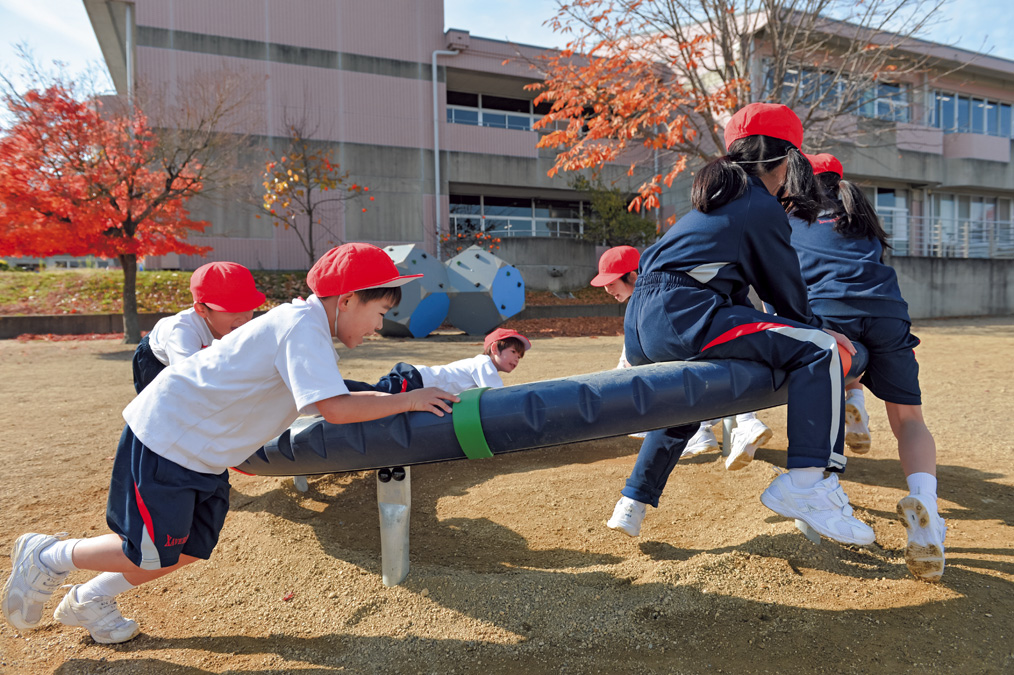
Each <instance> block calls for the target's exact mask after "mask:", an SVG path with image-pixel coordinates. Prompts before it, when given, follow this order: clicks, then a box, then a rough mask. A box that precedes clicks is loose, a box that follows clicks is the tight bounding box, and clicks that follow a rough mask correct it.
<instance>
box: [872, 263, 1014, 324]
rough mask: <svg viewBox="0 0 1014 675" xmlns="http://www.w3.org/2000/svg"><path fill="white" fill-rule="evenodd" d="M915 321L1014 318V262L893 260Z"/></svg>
mask: <svg viewBox="0 0 1014 675" xmlns="http://www.w3.org/2000/svg"><path fill="white" fill-rule="evenodd" d="M891 265H892V266H893V267H894V269H895V271H897V273H898V282H899V283H900V284H901V294H902V295H903V296H904V297H905V300H907V301H908V309H909V314H910V315H911V317H912V318H913V319H935V318H942V317H948V316H997V315H1006V314H1014V260H963V259H954V258H901V257H898V258H893V259H892V260H891Z"/></svg>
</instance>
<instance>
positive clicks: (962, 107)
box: [956, 96, 972, 134]
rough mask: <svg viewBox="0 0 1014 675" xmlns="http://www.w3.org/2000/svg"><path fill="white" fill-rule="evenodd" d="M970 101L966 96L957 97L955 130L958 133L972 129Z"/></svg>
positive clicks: (964, 132)
mask: <svg viewBox="0 0 1014 675" xmlns="http://www.w3.org/2000/svg"><path fill="white" fill-rule="evenodd" d="M971 106H972V102H971V100H970V99H969V98H968V97H967V96H959V97H958V125H957V127H956V130H957V132H958V133H959V134H967V133H969V132H970V131H971V130H972V107H971Z"/></svg>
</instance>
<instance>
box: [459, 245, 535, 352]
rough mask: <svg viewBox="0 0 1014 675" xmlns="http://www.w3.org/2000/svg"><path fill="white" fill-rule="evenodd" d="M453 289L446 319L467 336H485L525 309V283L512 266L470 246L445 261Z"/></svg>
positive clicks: (476, 247) (516, 269) (485, 251)
mask: <svg viewBox="0 0 1014 675" xmlns="http://www.w3.org/2000/svg"><path fill="white" fill-rule="evenodd" d="M447 278H448V280H449V281H450V283H451V287H452V288H453V293H452V295H451V306H450V308H449V309H448V311H447V320H448V321H450V322H451V323H452V324H454V326H455V327H457V328H460V329H461V330H463V331H465V332H466V333H468V334H469V335H485V334H486V333H488V332H490V331H491V330H493V329H494V328H496V327H497V326H499V325H500V324H502V323H503V322H504V321H506V320H507V319H509V318H510V317H512V316H514V315H515V314H517V313H518V312H520V311H521V310H523V309H524V308H525V281H524V279H522V278H521V272H519V271H518V268H516V267H514V266H513V265H509V264H507V263H506V262H505V261H503V260H501V259H500V258H498V257H496V256H495V255H493V254H492V253H490V252H489V251H487V250H485V249H482V248H479V247H478V246H470V247H468V248H466V249H465V250H464V251H462V252H461V253H459V254H458V255H456V256H454V257H453V258H451V259H450V260H448V261H447Z"/></svg>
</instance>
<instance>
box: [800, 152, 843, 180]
mask: <svg viewBox="0 0 1014 675" xmlns="http://www.w3.org/2000/svg"><path fill="white" fill-rule="evenodd" d="M803 156H804V157H806V158H807V159H808V160H810V166H812V167H813V173H814V175H817V174H819V173H836V174H838V178H844V177H845V170H844V169H843V168H842V165H841V162H839V161H838V158H837V157H835V156H834V155H832V154H830V153H828V152H822V153H820V154H819V155H808V154H806V153H805V152H804V153H803Z"/></svg>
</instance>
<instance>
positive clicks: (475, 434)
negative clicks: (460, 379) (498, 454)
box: [451, 387, 493, 459]
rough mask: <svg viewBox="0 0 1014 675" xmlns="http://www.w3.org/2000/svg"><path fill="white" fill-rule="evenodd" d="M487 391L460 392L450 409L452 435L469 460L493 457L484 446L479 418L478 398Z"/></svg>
mask: <svg viewBox="0 0 1014 675" xmlns="http://www.w3.org/2000/svg"><path fill="white" fill-rule="evenodd" d="M487 389H489V387H479V388H478V389H468V390H466V391H463V392H461V394H459V398H460V399H461V400H460V401H459V402H457V403H455V404H454V406H453V407H452V408H451V421H452V422H453V423H454V435H455V436H457V438H458V445H460V446H461V451H462V452H464V453H465V457H467V458H469V459H481V458H483V457H492V456H493V453H492V451H490V449H489V446H488V445H486V434H484V433H483V431H482V418H480V417H479V398H480V397H481V396H482V394H483V392H485V391H486V390H487Z"/></svg>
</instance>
